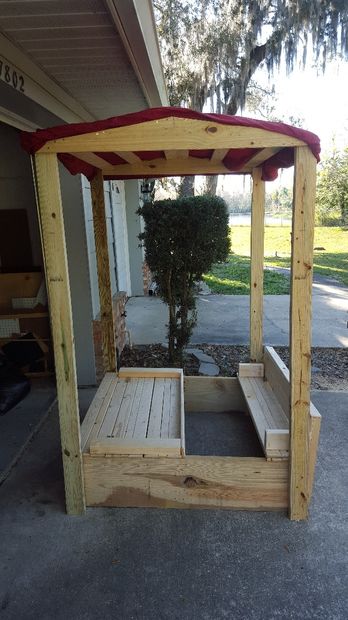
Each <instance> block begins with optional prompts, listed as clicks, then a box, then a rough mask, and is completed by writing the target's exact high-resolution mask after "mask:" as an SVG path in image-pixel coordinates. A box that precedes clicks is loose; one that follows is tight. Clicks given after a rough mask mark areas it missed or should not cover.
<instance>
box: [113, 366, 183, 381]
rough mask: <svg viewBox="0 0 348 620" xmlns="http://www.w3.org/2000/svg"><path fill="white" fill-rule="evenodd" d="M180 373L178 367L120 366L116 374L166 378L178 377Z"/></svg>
mask: <svg viewBox="0 0 348 620" xmlns="http://www.w3.org/2000/svg"><path fill="white" fill-rule="evenodd" d="M181 375H182V370H181V369H180V368H126V367H124V366H122V368H120V370H119V371H118V376H119V377H122V378H126V377H130V378H135V377H138V378H140V377H143V378H153V379H154V378H158V379H166V378H167V377H169V378H171V377H173V378H180V377H181Z"/></svg>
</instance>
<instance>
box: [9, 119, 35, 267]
mask: <svg viewBox="0 0 348 620" xmlns="http://www.w3.org/2000/svg"><path fill="white" fill-rule="evenodd" d="M0 209H25V210H26V212H27V216H28V225H29V234H30V241H31V251H32V257H33V265H32V267H34V266H41V265H42V252H41V240H40V231H39V225H38V221H37V215H36V203H35V193H34V186H33V179H32V171H31V163H30V157H29V155H28V154H27V153H25V152H24V151H23V149H22V148H21V146H20V141H19V131H18V130H17V129H14V128H13V127H10V126H9V125H6V124H5V123H0Z"/></svg>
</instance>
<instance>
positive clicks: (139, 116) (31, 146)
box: [22, 108, 320, 180]
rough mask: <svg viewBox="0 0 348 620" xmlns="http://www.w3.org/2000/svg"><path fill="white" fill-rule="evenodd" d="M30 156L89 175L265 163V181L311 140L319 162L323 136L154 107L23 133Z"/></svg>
mask: <svg viewBox="0 0 348 620" xmlns="http://www.w3.org/2000/svg"><path fill="white" fill-rule="evenodd" d="M22 144H23V147H24V148H25V149H26V150H28V151H29V152H31V153H57V154H58V157H59V159H60V160H61V161H62V163H63V164H64V165H65V166H66V167H67V168H68V170H69V171H70V172H71V173H72V174H79V173H82V174H85V175H86V176H87V178H88V179H90V180H91V179H92V178H93V177H94V176H95V174H96V172H97V171H98V170H101V171H102V173H103V176H104V178H105V179H127V178H144V177H150V178H159V177H164V176H181V175H196V174H237V173H238V174H246V173H250V172H252V170H253V169H254V168H257V167H259V166H262V173H263V179H264V180H273V179H274V178H276V176H277V171H278V169H279V168H285V167H289V166H291V165H292V164H293V163H294V148H295V147H298V146H304V145H308V146H309V148H310V149H311V151H312V153H313V155H314V156H315V157H316V158H317V159H319V152H320V142H319V138H318V137H317V136H316V135H315V134H312V133H311V132H308V131H305V130H302V129H298V128H296V127H292V126H290V125H285V124H284V123H271V122H266V121H258V120H256V119H248V118H245V117H237V116H225V115H217V114H201V113H198V112H194V111H192V110H188V109H184V108H153V109H150V110H144V111H143V112H138V113H134V114H128V115H125V116H118V117H114V118H110V119H107V120H105V121H97V122H94V123H80V124H77V125H76V124H75V125H64V126H60V127H55V128H51V129H48V130H39V131H37V132H35V133H23V134H22Z"/></svg>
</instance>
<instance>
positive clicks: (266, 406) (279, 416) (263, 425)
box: [239, 376, 289, 459]
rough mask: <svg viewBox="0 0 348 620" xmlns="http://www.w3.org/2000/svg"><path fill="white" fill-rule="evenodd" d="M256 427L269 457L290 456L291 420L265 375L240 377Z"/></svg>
mask: <svg viewBox="0 0 348 620" xmlns="http://www.w3.org/2000/svg"><path fill="white" fill-rule="evenodd" d="M239 383H240V386H241V388H242V391H243V394H244V396H245V400H246V403H247V406H248V409H249V412H250V415H251V417H252V419H253V422H254V425H255V429H256V431H257V434H258V436H259V440H260V442H261V445H262V447H263V450H264V452H265V455H266V457H267V458H282V459H283V458H288V456H289V420H288V418H287V417H286V414H285V412H284V411H283V409H282V408H281V406H280V404H279V402H278V400H277V398H276V396H275V394H274V392H273V390H272V388H271V386H270V384H269V383H268V381H265V380H264V378H263V377H261V378H260V377H241V376H240V377H239Z"/></svg>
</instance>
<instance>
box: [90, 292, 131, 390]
mask: <svg viewBox="0 0 348 620" xmlns="http://www.w3.org/2000/svg"><path fill="white" fill-rule="evenodd" d="M126 301H127V293H125V292H124V291H120V292H119V293H117V294H116V295H114V297H113V300H112V305H113V314H114V325H115V332H116V349H117V356H118V357H119V356H120V355H121V353H122V351H123V349H124V346H125V344H126V319H125V316H124V313H125V308H126ZM93 342H94V358H95V368H96V375H97V382H98V383H100V381H101V380H102V378H103V376H104V374H105V369H104V367H103V352H102V338H101V322H100V320H99V319H98V318H96V319H95V320H94V321H93Z"/></svg>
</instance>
